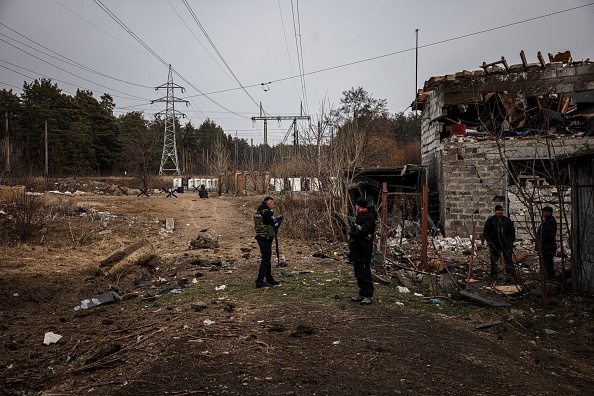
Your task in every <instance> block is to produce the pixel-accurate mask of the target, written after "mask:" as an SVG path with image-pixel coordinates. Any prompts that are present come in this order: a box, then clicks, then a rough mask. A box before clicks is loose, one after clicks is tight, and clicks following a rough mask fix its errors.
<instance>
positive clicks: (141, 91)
mask: <svg viewBox="0 0 594 396" xmlns="http://www.w3.org/2000/svg"><path fill="white" fill-rule="evenodd" d="M116 20H117V22H116ZM118 22H119V23H118ZM415 29H419V35H418V41H419V43H418V44H419V50H418V79H417V80H418V84H417V83H416V81H415V69H416V68H415V65H416V62H415ZM137 39H138V40H137ZM139 41H140V42H139ZM141 43H143V44H141ZM521 50H524V51H525V53H526V56H527V58H528V61H529V62H537V61H538V59H537V53H538V51H541V52H542V54H543V56H544V57H545V59H547V60H548V53H552V54H556V53H557V52H562V51H565V50H570V51H571V53H572V56H573V59H574V60H582V59H586V58H591V59H594V3H593V2H590V1H577V0H565V1H553V0H497V1H480V0H479V1H477V0H472V1H466V0H464V1H463V0H460V1H443V0H440V1H437V0H436V1H397V0H375V1H374V0H367V1H364V0H249V1H247V0H244V1H240V0H228V1H225V0H201V1H197V0H159V1H157V0H101V1H99V0H96V1H92V0H0V89H12V90H13V92H16V93H18V94H20V93H21V88H22V85H23V82H24V81H26V82H28V83H29V82H31V81H33V80H34V79H37V78H42V77H49V78H51V79H52V81H53V82H54V83H57V84H58V86H59V87H60V88H61V89H62V90H63V91H64V92H66V93H69V94H74V93H75V92H76V89H77V88H81V89H86V90H90V91H92V92H93V93H94V95H95V97H96V98H97V99H99V97H100V96H101V95H102V94H103V93H106V92H107V93H109V94H111V95H112V97H113V98H114V100H115V103H116V111H115V113H116V114H117V115H120V114H124V113H126V112H129V111H142V112H143V113H144V114H145V115H146V117H147V118H152V116H153V115H154V113H156V112H158V111H161V110H163V109H164V105H163V104H160V103H159V104H153V105H151V104H150V103H151V101H153V100H156V99H159V98H162V97H164V96H165V95H166V91H165V90H164V89H163V90H159V91H155V89H154V88H155V87H157V86H160V85H164V84H166V83H167V77H168V66H167V65H168V64H171V66H172V68H173V69H174V71H175V72H174V75H173V79H174V83H175V84H178V85H180V86H182V87H184V88H185V92H183V93H182V92H181V91H180V90H176V91H175V95H176V96H177V97H179V98H180V99H186V100H188V101H189V106H187V107H186V106H185V105H181V104H178V105H177V106H176V110H179V111H182V112H183V113H185V114H186V116H187V119H185V120H182V123H185V122H187V121H188V120H191V122H192V124H194V125H195V126H199V125H200V124H201V123H202V122H203V121H204V120H205V119H206V118H209V119H211V120H213V121H214V122H216V123H217V124H219V125H220V126H221V127H222V128H223V129H224V130H225V132H226V133H227V134H231V135H232V136H235V135H236V134H237V136H238V137H240V138H244V139H247V140H248V142H249V141H250V139H253V141H254V143H255V144H256V143H260V142H262V140H263V124H262V121H257V122H256V125H254V123H253V122H252V120H251V117H253V116H259V111H260V110H259V103H260V102H261V103H262V105H263V107H264V110H265V111H266V113H267V114H269V115H271V116H293V115H299V114H300V104H301V103H303V106H304V113H306V114H309V115H311V116H312V119H313V120H317V119H318V117H319V114H320V109H321V107H322V105H323V104H325V107H326V108H328V107H332V108H337V107H338V106H339V102H340V98H341V97H342V92H343V91H345V90H349V89H351V88H352V87H355V88H356V87H359V86H360V87H363V88H364V89H365V90H366V91H367V92H369V93H370V94H371V95H372V96H373V97H374V98H376V99H386V100H387V103H388V108H389V110H390V112H391V113H396V112H400V111H405V110H406V111H410V108H408V107H409V105H410V104H411V102H412V101H413V100H414V94H415V89H416V87H419V88H420V87H422V86H423V83H424V82H425V81H426V80H427V79H429V78H430V77H432V76H438V75H445V74H453V73H456V72H458V71H462V70H478V69H480V65H481V64H482V63H483V61H484V62H487V63H491V62H495V61H498V60H500V59H501V57H502V56H504V57H505V58H506V59H507V62H508V64H510V65H511V64H518V63H521V60H520V56H519V53H520V51H521ZM300 75H303V77H302V78H301V77H300ZM269 82H270V83H269ZM266 83H269V84H266ZM262 84H265V85H262ZM242 87H243V88H242ZM289 126H290V122H289V121H284V122H282V124H281V125H280V126H279V124H278V122H277V121H271V122H269V124H268V131H269V132H268V143H269V144H271V145H275V144H278V143H281V142H282V141H283V140H284V138H285V136H286V134H287V130H288V129H289ZM287 142H288V143H291V142H292V140H288V141H287Z"/></svg>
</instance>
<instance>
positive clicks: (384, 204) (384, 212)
mask: <svg viewBox="0 0 594 396" xmlns="http://www.w3.org/2000/svg"><path fill="white" fill-rule="evenodd" d="M381 199H382V208H381V210H382V235H381V239H380V249H381V251H382V259H383V263H384V264H385V263H386V250H387V245H388V243H387V241H388V183H387V182H383V183H382V198H381Z"/></svg>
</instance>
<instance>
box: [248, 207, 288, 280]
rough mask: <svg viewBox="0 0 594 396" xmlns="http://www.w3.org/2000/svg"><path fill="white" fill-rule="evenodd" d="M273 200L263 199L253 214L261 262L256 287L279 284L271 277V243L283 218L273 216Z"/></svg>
mask: <svg viewBox="0 0 594 396" xmlns="http://www.w3.org/2000/svg"><path fill="white" fill-rule="evenodd" d="M272 209H274V199H272V197H266V198H264V201H262V203H261V204H260V206H259V207H258V209H257V210H256V213H254V228H255V230H256V237H255V239H256V241H258V246H259V247H260V254H261V256H262V260H261V261H260V268H259V269H258V277H257V278H256V287H257V288H262V287H269V286H276V285H278V284H280V282H278V281H276V280H275V279H274V278H273V277H272V264H271V259H272V241H273V239H274V238H276V235H277V233H278V229H279V227H280V225H281V223H282V221H283V216H280V215H279V216H275V215H274V212H273V211H272Z"/></svg>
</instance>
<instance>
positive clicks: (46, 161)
mask: <svg viewBox="0 0 594 396" xmlns="http://www.w3.org/2000/svg"><path fill="white" fill-rule="evenodd" d="M44 124H45V128H44V129H45V177H46V178H47V177H48V176H49V158H48V157H49V152H48V149H47V120H45V123H44Z"/></svg>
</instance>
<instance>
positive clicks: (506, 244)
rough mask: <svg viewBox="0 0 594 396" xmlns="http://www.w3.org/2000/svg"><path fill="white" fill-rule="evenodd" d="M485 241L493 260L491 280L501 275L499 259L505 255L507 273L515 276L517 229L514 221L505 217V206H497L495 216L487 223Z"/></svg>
mask: <svg viewBox="0 0 594 396" xmlns="http://www.w3.org/2000/svg"><path fill="white" fill-rule="evenodd" d="M483 234H484V235H485V240H486V241H487V242H488V244H489V253H490V258H491V278H493V279H495V278H497V276H498V274H499V268H498V264H499V257H500V255H501V254H503V261H504V262H505V272H506V273H507V275H509V276H514V275H515V273H516V271H515V268H514V261H513V248H514V242H515V240H516V228H515V227H514V223H513V221H511V220H510V219H509V218H508V217H505V216H504V215H503V206H501V205H497V206H495V215H494V216H491V217H489V218H488V219H487V221H486V222H485V226H484V228H483Z"/></svg>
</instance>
